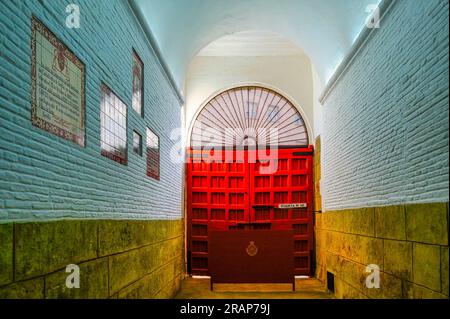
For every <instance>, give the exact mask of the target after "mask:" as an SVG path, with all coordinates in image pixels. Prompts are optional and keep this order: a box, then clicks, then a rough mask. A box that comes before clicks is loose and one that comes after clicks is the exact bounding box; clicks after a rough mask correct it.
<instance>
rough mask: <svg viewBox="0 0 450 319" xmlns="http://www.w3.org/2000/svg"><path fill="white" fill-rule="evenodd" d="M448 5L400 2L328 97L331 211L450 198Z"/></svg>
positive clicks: (326, 194) (326, 165) (433, 0)
mask: <svg viewBox="0 0 450 319" xmlns="http://www.w3.org/2000/svg"><path fill="white" fill-rule="evenodd" d="M448 5H449V4H448V1H442V0H426V1H425V0H398V1H397V3H396V4H394V6H393V7H392V8H391V10H390V11H389V12H388V13H387V15H386V18H385V19H384V20H383V21H382V23H381V29H379V30H376V31H375V32H374V33H373V34H372V35H371V37H370V38H369V40H368V42H367V43H366V45H365V46H364V47H363V48H362V51H361V52H359V54H358V55H357V56H356V58H355V60H354V61H353V63H352V65H350V67H349V69H348V70H347V71H346V73H345V74H344V75H343V77H342V78H341V79H340V80H339V82H338V83H337V85H336V86H335V87H334V89H333V91H332V92H331V94H330V95H329V96H328V98H327V99H326V101H325V103H324V106H323V118H324V119H323V126H322V129H323V136H322V143H323V144H322V145H323V146H322V165H323V172H322V174H323V176H322V193H323V201H324V208H325V210H335V209H344V208H351V207H365V206H384V205H390V204H399V203H411V202H438V201H448V197H449V195H448V191H449V187H448V186H449V185H448V184H449V175H448V165H449V163H448V155H449V153H448V150H449V147H448V142H449V139H448V137H449V134H448V132H449V131H448V122H449V121H448V119H449V117H448V116H449V114H448V105H449V99H448V96H449V94H448V93H449V91H448V76H449V68H448V67H449V65H448V58H449V57H448V44H449V43H448V36H449V33H448V27H449V22H448V19H449V17H448Z"/></svg>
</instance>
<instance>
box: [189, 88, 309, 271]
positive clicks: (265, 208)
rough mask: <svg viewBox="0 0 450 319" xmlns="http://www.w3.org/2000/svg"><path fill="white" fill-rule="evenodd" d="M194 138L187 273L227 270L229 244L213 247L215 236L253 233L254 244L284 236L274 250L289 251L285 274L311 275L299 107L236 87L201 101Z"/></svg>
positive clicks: (305, 150) (267, 92)
mask: <svg viewBox="0 0 450 319" xmlns="http://www.w3.org/2000/svg"><path fill="white" fill-rule="evenodd" d="M190 135H191V140H190V144H189V145H190V148H189V149H188V152H187V153H188V162H187V222H188V224H187V238H188V239H187V246H188V247H187V248H188V256H189V258H188V265H189V267H188V271H189V272H190V273H191V274H193V275H211V271H212V269H213V270H217V269H220V267H222V266H220V265H222V264H223V263H222V261H225V259H226V258H227V257H226V254H224V255H221V251H222V250H223V249H225V247H222V248H223V249H222V248H221V247H219V246H217V245H216V244H213V243H217V241H215V240H213V238H215V237H214V236H216V234H217V233H220V234H221V235H223V236H224V237H223V238H229V241H233V242H234V241H236V240H237V239H236V238H239V236H240V235H239V233H238V232H236V231H243V232H244V233H245V234H247V235H248V233H247V231H255V236H256V237H255V238H259V239H257V240H256V245H260V244H261V245H265V244H264V241H268V242H269V244H272V243H274V242H277V240H279V238H280V237H279V236H281V235H280V234H281V233H283V234H285V235H286V234H287V236H288V241H287V242H285V244H280V246H278V247H274V249H285V255H284V257H286V260H288V267H287V269H288V270H289V271H288V272H287V273H286V275H287V276H289V274H292V278H293V275H294V274H295V275H308V276H310V275H312V273H313V263H312V250H313V224H312V216H313V204H312V199H313V181H312V167H313V165H312V156H313V150H312V147H310V146H309V133H308V128H307V125H306V123H305V120H304V118H303V116H302V114H301V112H300V111H299V109H298V108H297V107H296V106H295V105H294V104H293V103H292V102H290V100H289V99H288V98H286V97H284V96H283V95H282V94H280V93H278V92H276V91H274V90H271V89H268V88H264V87H260V86H237V87H234V88H231V89H227V90H225V91H223V92H221V93H219V94H217V95H215V96H214V97H213V98H211V99H209V100H208V102H206V103H205V104H204V106H203V107H202V108H201V109H200V110H199V112H198V114H197V116H196V117H195V120H194V122H193V123H192V129H191V132H190ZM268 149H270V151H268ZM223 150H224V151H223ZM261 230H263V231H265V235H264V236H263V237H261V233H259V231H261ZM227 234H228V235H227ZM242 234H243V233H242ZM227 236H228V237H227ZM236 236H237V237H236ZM289 238H291V239H292V241H291V242H290V241H289ZM244 241H245V240H244ZM225 242H227V241H226V240H225V241H221V242H220V243H219V245H221V243H224V244H225ZM291 243H293V245H292V248H293V249H292V251H290V250H289V249H290V248H289V247H291V245H290V244H291ZM241 244H242V245H243V247H247V246H248V243H246V242H242V243H241ZM232 246H233V245H232ZM227 247H229V246H227ZM244 257H245V256H244ZM223 258H225V259H223ZM267 260H269V259H267ZM289 260H291V261H292V265H291V266H289ZM217 262H218V264H217ZM247 262H250V263H251V262H253V259H252V260H247ZM214 265H216V266H214ZM217 265H219V266H217ZM254 267H265V265H256V264H255V265H254ZM290 271H292V273H290ZM247 280H248V278H247Z"/></svg>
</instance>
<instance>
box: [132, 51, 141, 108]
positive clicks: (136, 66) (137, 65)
mask: <svg viewBox="0 0 450 319" xmlns="http://www.w3.org/2000/svg"><path fill="white" fill-rule="evenodd" d="M143 106H144V64H143V63H142V60H141V59H140V58H139V56H138V55H137V53H136V52H135V51H133V110H135V111H136V113H137V114H139V115H140V116H142V117H143V116H144V107H143Z"/></svg>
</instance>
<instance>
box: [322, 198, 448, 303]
mask: <svg viewBox="0 0 450 319" xmlns="http://www.w3.org/2000/svg"><path fill="white" fill-rule="evenodd" d="M448 220H449V215H448V203H435V204H414V205H403V206H388V207H376V208H361V209H352V210H343V211H334V212H325V213H322V214H316V227H315V231H316V250H317V251H316V255H317V268H316V276H317V277H318V278H319V279H320V280H321V281H323V282H326V280H327V272H331V273H332V274H334V276H335V279H334V281H335V295H336V297H337V298H413V299H419V298H432V299H436V298H448V296H449V288H448V286H449V285H448V283H449V278H448V275H449V269H448V263H449V255H448V233H449V231H448V225H449V223H448ZM370 264H375V265H378V266H379V268H380V270H381V271H380V279H381V280H380V288H379V289H377V288H372V289H369V288H367V286H366V278H367V276H368V275H369V274H370V273H368V272H366V267H367V266H368V265H370Z"/></svg>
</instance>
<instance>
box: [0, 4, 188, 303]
mask: <svg viewBox="0 0 450 319" xmlns="http://www.w3.org/2000/svg"><path fill="white" fill-rule="evenodd" d="M73 2H74V1H34V0H26V1H10V0H7V1H1V2H0V15H1V19H0V25H1V28H2V30H3V31H2V35H1V37H0V46H1V50H0V52H1V54H0V72H1V73H0V82H1V86H0V105H1V108H0V120H1V128H0V134H1V136H2V139H1V141H0V154H1V156H0V175H1V183H0V192H1V194H2V197H1V198H2V200H1V201H0V298H9V297H11V298H58V297H80V298H93V297H96V298H108V297H135V298H150V297H171V296H173V295H174V294H175V292H176V291H177V290H178V288H179V285H180V279H181V274H182V263H183V259H182V258H183V257H182V255H183V253H182V252H183V248H182V247H183V240H182V237H183V226H182V225H183V221H182V206H181V203H182V199H181V195H182V180H183V178H182V164H179V163H175V162H174V161H172V160H171V157H170V152H171V150H172V147H173V146H174V145H176V143H177V141H175V140H172V139H170V135H171V133H172V131H173V130H174V129H177V128H179V127H180V125H181V124H180V119H181V104H182V101H181V100H180V98H179V97H178V94H177V92H176V90H175V89H174V87H173V85H172V84H171V81H170V77H169V76H168V74H167V73H166V71H165V69H164V68H163V67H162V63H161V61H160V60H159V59H158V56H157V54H155V50H154V48H153V47H152V45H151V43H150V42H149V40H148V38H147V36H146V34H145V32H144V31H143V30H142V28H141V27H140V25H139V24H138V22H137V19H136V17H135V16H134V14H133V12H132V10H131V9H130V7H129V4H128V2H127V1H120V0H113V1H111V0H100V1H89V0H80V1H75V3H76V4H77V5H78V6H79V13H80V15H79V17H80V27H79V28H69V27H68V25H67V24H66V19H68V17H69V16H70V12H66V8H67V6H68V5H69V4H72V3H73ZM33 17H34V18H36V19H37V20H39V21H40V22H41V23H42V24H43V25H44V26H46V27H47V28H48V29H49V30H50V31H51V32H52V33H53V34H54V35H55V36H56V38H57V39H58V40H59V41H61V42H62V43H63V44H64V45H65V46H67V47H68V48H69V50H70V51H71V52H73V54H74V55H75V56H76V57H77V58H78V59H79V60H80V61H81V62H82V63H83V64H84V67H85V101H86V103H85V104H86V112H85V123H86V130H85V136H86V143H85V146H84V147H83V146H80V145H78V144H76V143H73V142H71V141H68V140H66V139H64V138H61V137H58V136H56V135H54V134H51V133H49V132H47V131H45V130H43V129H40V128H38V127H36V126H33V125H32V122H31V104H32V103H31V84H32V81H31V59H32V48H31V41H32V19H33ZM69 18H70V17H69ZM133 50H134V51H135V52H136V53H137V54H138V56H139V57H140V59H141V60H142V62H143V65H144V85H143V87H144V89H143V90H144V91H143V98H144V112H143V116H141V115H140V114H138V113H137V112H135V111H134V110H133V108H132V90H133V78H132V76H133V69H132V68H133V64H132V62H133V59H132V57H133ZM103 84H104V85H107V86H108V87H109V88H110V89H111V91H113V92H114V94H115V95H116V96H117V97H118V98H119V99H120V100H121V101H122V102H123V103H124V104H125V105H126V109H127V112H126V113H127V125H126V126H127V128H126V145H127V150H126V152H127V157H128V159H127V164H126V165H123V164H120V163H118V162H116V161H114V160H111V159H110V158H107V157H105V156H102V154H101V143H100V139H101V127H100V126H101V125H100V121H101V119H100V108H101V94H102V90H101V86H102V85H103ZM147 128H149V129H151V131H153V132H154V133H155V134H156V136H158V137H159V146H160V153H159V162H160V166H159V172H160V173H159V180H157V179H154V178H151V177H149V176H147V174H146V172H147V165H148V163H147V160H148V154H147V153H146V152H145V151H144V152H143V154H142V155H140V154H137V153H135V152H133V131H136V132H138V133H139V134H140V135H141V136H142V142H143V144H144V150H145V144H146V139H147V135H146V132H147ZM69 264H77V265H79V266H80V269H81V270H80V271H81V274H80V275H81V287H80V289H72V290H71V289H68V288H66V286H65V277H66V276H67V274H66V273H65V267H66V265H69Z"/></svg>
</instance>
